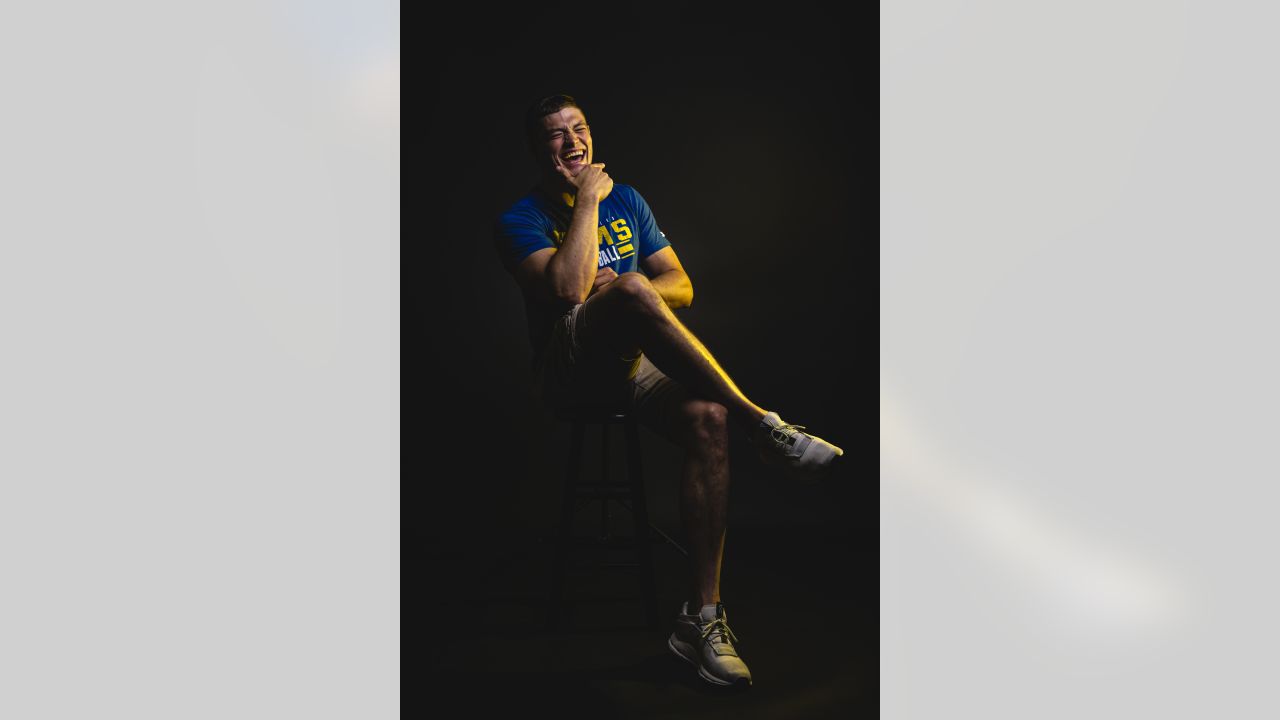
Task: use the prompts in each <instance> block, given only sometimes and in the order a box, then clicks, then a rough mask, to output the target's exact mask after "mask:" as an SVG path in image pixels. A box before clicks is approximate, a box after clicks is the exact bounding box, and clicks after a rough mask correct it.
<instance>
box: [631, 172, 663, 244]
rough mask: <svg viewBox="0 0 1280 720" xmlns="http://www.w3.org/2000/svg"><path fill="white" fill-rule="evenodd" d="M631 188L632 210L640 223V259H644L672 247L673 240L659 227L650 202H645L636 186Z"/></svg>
mask: <svg viewBox="0 0 1280 720" xmlns="http://www.w3.org/2000/svg"><path fill="white" fill-rule="evenodd" d="M629 189H630V190H631V212H632V213H634V214H635V218H636V222H637V223H639V227H637V228H636V234H637V235H639V242H640V244H639V249H640V259H641V260H643V259H645V258H647V257H649V256H650V255H652V254H654V253H656V252H658V251H659V250H661V249H662V248H664V247H670V246H671V242H670V241H668V240H667V236H666V235H663V234H662V231H661V230H659V229H658V221H657V220H655V219H654V217H653V211H652V210H650V209H649V203H647V202H645V200H644V198H643V197H641V195H640V193H639V192H638V191H636V189H635V188H629Z"/></svg>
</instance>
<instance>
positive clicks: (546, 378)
mask: <svg viewBox="0 0 1280 720" xmlns="http://www.w3.org/2000/svg"><path fill="white" fill-rule="evenodd" d="M583 307H584V306H583V305H582V304H581V303H579V304H577V305H574V306H573V308H572V309H571V310H569V311H568V312H566V313H565V314H564V315H561V316H560V318H559V319H558V320H556V326H555V329H554V330H553V331H552V333H551V339H550V340H549V341H548V343H547V348H546V350H545V352H544V354H543V358H542V364H541V365H540V366H539V367H538V368H537V370H536V371H535V373H534V378H535V383H537V390H538V396H539V398H540V399H541V400H542V402H543V404H544V405H545V406H546V407H547V408H548V409H554V408H557V407H563V406H567V405H598V404H608V405H613V406H616V407H620V408H626V409H628V410H631V411H633V412H636V413H638V419H639V420H640V422H641V423H642V424H644V425H646V426H648V427H650V428H656V429H660V428H664V427H666V426H668V425H669V423H670V415H669V413H670V412H672V411H674V410H675V409H677V408H678V406H679V405H680V404H681V402H683V401H684V400H686V399H688V398H689V397H690V394H689V392H688V390H686V389H685V387H684V386H683V385H681V384H680V383H678V382H676V381H675V380H672V379H671V378H669V377H667V376H666V375H664V374H663V372H662V371H661V370H659V369H658V368H657V367H654V365H653V363H651V362H649V358H647V357H645V356H644V354H643V353H642V354H639V355H636V356H635V357H619V356H618V355H616V354H613V353H611V352H610V351H609V350H607V349H597V348H584V347H583V346H582V345H581V344H580V343H579V342H578V337H577V327H578V319H579V318H580V317H581V316H582V313H583Z"/></svg>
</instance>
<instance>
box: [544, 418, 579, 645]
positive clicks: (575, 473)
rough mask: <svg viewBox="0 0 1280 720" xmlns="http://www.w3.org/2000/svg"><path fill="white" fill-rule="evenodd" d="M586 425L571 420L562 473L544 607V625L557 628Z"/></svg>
mask: <svg viewBox="0 0 1280 720" xmlns="http://www.w3.org/2000/svg"><path fill="white" fill-rule="evenodd" d="M585 430H586V428H585V427H583V424H582V423H580V422H575V423H573V433H572V440H571V441H570V443H569V466H568V469H567V470H566V472H565V480H564V497H563V502H562V504H561V506H560V537H558V538H556V559H555V570H554V572H553V574H552V580H551V599H550V604H549V606H548V607H547V626H548V627H549V628H551V629H553V630H554V629H556V628H558V627H560V623H561V621H562V620H563V619H564V617H563V616H564V612H563V608H564V585H565V570H566V565H567V563H568V560H569V551H570V550H571V548H572V542H573V514H574V507H573V505H574V500H575V493H574V491H575V490H576V489H577V487H578V478H579V476H580V475H581V472H582V436H583V433H584V432H585Z"/></svg>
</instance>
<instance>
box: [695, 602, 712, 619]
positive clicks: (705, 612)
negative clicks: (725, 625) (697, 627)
mask: <svg viewBox="0 0 1280 720" xmlns="http://www.w3.org/2000/svg"><path fill="white" fill-rule="evenodd" d="M698 615H699V616H700V617H701V618H702V621H703V622H709V621H711V620H715V619H716V603H711V604H710V605H703V606H702V610H701V611H700V612H699V613H698Z"/></svg>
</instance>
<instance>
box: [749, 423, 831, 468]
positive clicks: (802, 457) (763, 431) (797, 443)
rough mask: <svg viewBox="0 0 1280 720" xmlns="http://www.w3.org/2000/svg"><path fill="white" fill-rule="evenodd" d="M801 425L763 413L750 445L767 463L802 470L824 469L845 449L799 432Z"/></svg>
mask: <svg viewBox="0 0 1280 720" xmlns="http://www.w3.org/2000/svg"><path fill="white" fill-rule="evenodd" d="M803 429H804V426H803V425H792V424H791V423H787V422H783V421H782V418H780V417H778V413H774V412H771V413H769V414H768V415H765V416H764V419H763V420H761V421H760V424H759V425H757V426H756V427H755V429H754V430H753V431H752V433H751V444H752V445H755V447H756V450H757V451H758V452H759V453H760V459H761V460H763V461H764V462H765V463H768V464H769V465H777V466H781V467H783V468H786V469H787V470H793V471H800V472H805V473H813V472H821V471H823V470H826V469H827V468H828V467H829V466H830V465H831V461H832V460H835V459H836V458H838V457H840V456H841V455H843V454H844V450H841V449H840V448H838V447H836V446H835V445H832V444H831V443H829V442H827V441H826V440H823V439H822V438H820V437H816V436H813V435H810V434H808V433H803V432H800V431H801V430H803Z"/></svg>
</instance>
